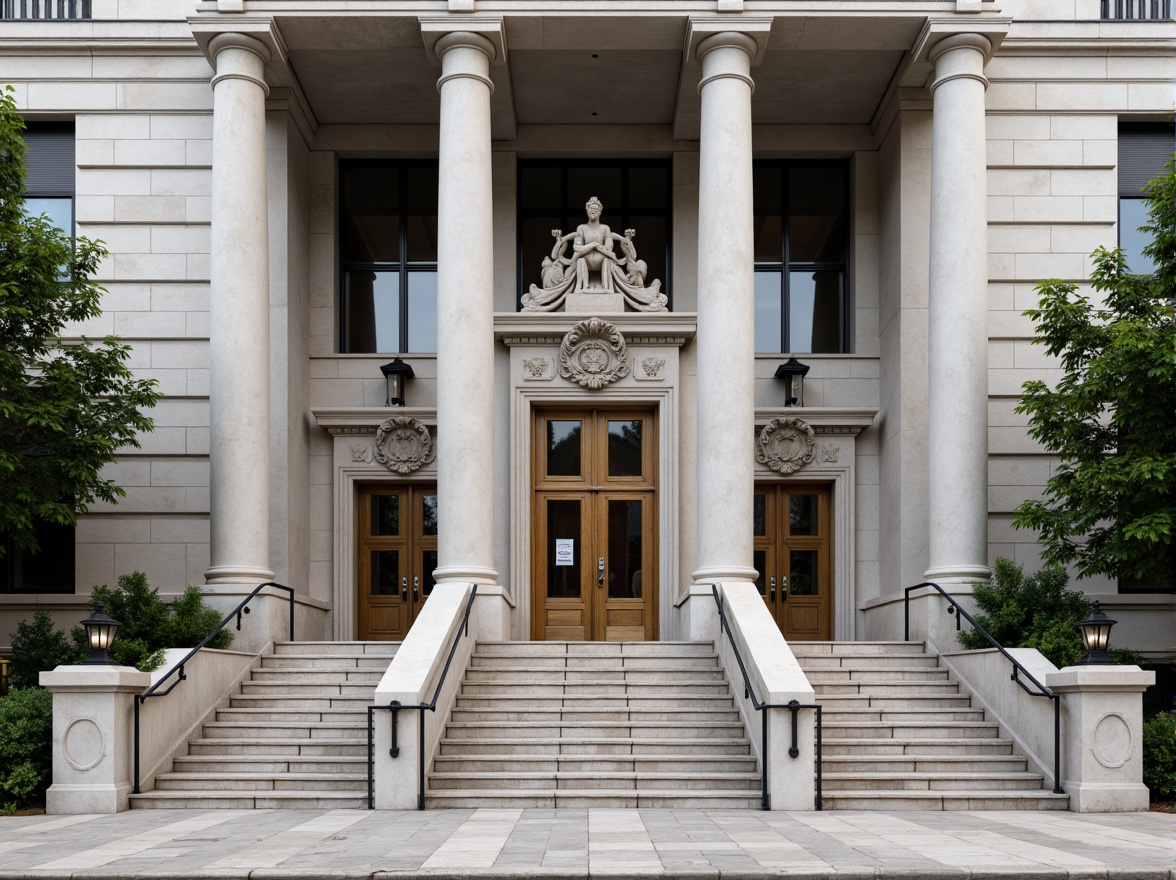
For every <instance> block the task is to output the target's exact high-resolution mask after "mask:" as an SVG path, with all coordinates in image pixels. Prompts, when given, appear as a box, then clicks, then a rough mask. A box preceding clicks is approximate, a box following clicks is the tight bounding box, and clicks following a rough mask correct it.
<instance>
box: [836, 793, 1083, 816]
mask: <svg viewBox="0 0 1176 880" xmlns="http://www.w3.org/2000/svg"><path fill="white" fill-rule="evenodd" d="M821 803H822V806H824V808H825V809H826V810H868V811H875V812H878V811H899V810H937V811H946V810H1024V811H1040V810H1067V809H1069V807H1070V799H1069V798H1068V797H1067V796H1066V795H1064V794H1061V795H1059V794H1053V793H1052V792H1050V791H1044V790H1039V791H934V792H932V791H839V792H836V793H826V794H824V796H823V797H822V798H821Z"/></svg>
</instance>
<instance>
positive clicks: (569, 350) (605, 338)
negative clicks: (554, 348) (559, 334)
mask: <svg viewBox="0 0 1176 880" xmlns="http://www.w3.org/2000/svg"><path fill="white" fill-rule="evenodd" d="M559 374H560V375H561V376H563V377H564V378H565V379H570V380H571V381H573V382H576V383H578V384H580V385H583V386H584V387H585V388H592V389H596V388H603V387H604V386H605V385H608V384H610V383H612V382H615V381H617V379H623V378H625V376H628V375H629V349H628V346H626V345H625V337H624V336H622V335H621V331H620V330H618V329H617V328H616V327H615V326H613V325H612V324H610V323H609V322H608V321H602V320H601V319H600V318H589V319H588V320H587V321H581V322H580V323H579V324H577V325H576V326H575V327H573V328H572V329H571V330H569V331H568V334H567V336H565V337H564V338H563V342H562V343H560V346H559Z"/></svg>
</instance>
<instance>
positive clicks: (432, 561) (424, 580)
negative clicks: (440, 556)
mask: <svg viewBox="0 0 1176 880" xmlns="http://www.w3.org/2000/svg"><path fill="white" fill-rule="evenodd" d="M436 567H437V551H436V550H424V551H422V552H421V569H422V570H421V574H420V578H421V595H422V596H428V595H429V594H430V593H432V592H433V585H434V584H435V583H437V582H436V581H435V580H433V570H434V569H435V568H436Z"/></svg>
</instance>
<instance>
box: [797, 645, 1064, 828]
mask: <svg viewBox="0 0 1176 880" xmlns="http://www.w3.org/2000/svg"><path fill="white" fill-rule="evenodd" d="M790 647H791V648H792V651H793V653H794V654H795V655H796V659H797V660H798V661H799V663H800V665H801V666H802V667H803V668H804V671H805V674H806V675H807V676H808V679H809V682H810V683H811V684H812V686H813V689H814V690H815V691H816V699H817V702H819V703H820V704H821V705H822V706H823V707H824V762H823V766H824V807H825V809H826V810H1065V809H1067V808H1068V805H1069V799H1068V798H1067V797H1066V795H1057V794H1054V793H1053V791H1052V788H1051V787H1050V786H1049V785H1048V784H1046V783H1045V780H1044V779H1043V778H1042V777H1041V776H1039V775H1037V774H1034V773H1030V772H1029V771H1028V769H1027V766H1028V761H1027V759H1026V758H1025V757H1023V756H1020V755H1017V754H1016V753H1015V752H1014V750H1013V743H1012V741H1011V740H1008V739H1002V738H1001V737H1000V730H999V727H998V725H997V724H996V723H995V722H992V721H987V720H985V715H984V710H983V709H977V708H973V707H972V698H971V697H970V696H969V695H968V694H967V693H963V692H961V690H960V686H959V684H958V683H957V682H956V681H955V680H954V679H953V678H952V677H951V675H950V674H949V672H948V670H947V669H945V668H943V667H940V666H939V658H938V657H935V656H933V655H929V654H927V653H926V652H925V651H924V650H923V645H922V643H912V642H792V643H791V644H790ZM1009 687H1015V685H1014V684H1013V683H1012V682H1009Z"/></svg>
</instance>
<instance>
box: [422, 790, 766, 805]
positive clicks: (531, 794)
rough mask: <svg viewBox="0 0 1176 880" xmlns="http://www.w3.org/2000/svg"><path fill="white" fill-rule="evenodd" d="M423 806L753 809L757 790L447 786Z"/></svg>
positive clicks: (758, 801) (757, 802)
mask: <svg viewBox="0 0 1176 880" xmlns="http://www.w3.org/2000/svg"><path fill="white" fill-rule="evenodd" d="M425 806H426V807H427V808H429V809H434V810H450V809H523V808H528V807H535V808H545V809H578V810H585V809H596V810H604V809H609V810H632V809H637V808H643V809H658V810H665V809H703V810H757V809H759V808H760V795H759V791H758V790H757V791H755V792H751V791H738V790H737V791H723V790H712V791H682V790H669V791H641V792H638V791H636V790H632V789H630V790H621V791H608V790H605V789H579V790H577V789H559V790H557V791H546V792H544V791H519V790H509V789H502V790H499V791H494V792H488V791H480V790H477V789H474V790H466V791H460V790H456V789H455V790H449V791H440V792H428V793H427V794H426V795H425Z"/></svg>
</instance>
